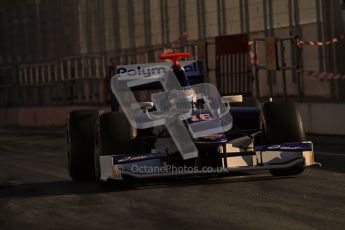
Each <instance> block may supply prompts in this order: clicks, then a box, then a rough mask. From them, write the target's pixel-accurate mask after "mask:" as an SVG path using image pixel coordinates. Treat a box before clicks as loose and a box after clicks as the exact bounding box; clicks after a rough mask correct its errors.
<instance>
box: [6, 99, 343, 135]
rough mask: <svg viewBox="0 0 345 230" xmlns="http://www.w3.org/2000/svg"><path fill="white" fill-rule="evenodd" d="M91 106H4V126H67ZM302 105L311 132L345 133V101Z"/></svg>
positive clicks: (305, 123)
mask: <svg viewBox="0 0 345 230" xmlns="http://www.w3.org/2000/svg"><path fill="white" fill-rule="evenodd" d="M90 108H93V109H99V107H85V106H83V107H82V106H67V107H18V108H9V109H0V126H6V125H19V126H63V125H65V122H66V117H67V115H68V113H69V112H70V111H72V110H76V109H90ZM101 109H103V110H106V111H109V110H110V109H109V108H101ZM298 109H299V111H300V112H301V116H302V119H303V124H304V129H305V131H306V132H307V133H313V134H326V135H345V122H344V117H345V116H344V115H345V104H321V103H320V104H318V103H300V104H298Z"/></svg>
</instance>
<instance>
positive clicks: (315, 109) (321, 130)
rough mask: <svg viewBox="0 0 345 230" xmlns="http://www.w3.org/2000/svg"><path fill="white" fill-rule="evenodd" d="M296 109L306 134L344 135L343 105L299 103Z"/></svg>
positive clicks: (344, 108) (344, 115)
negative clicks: (299, 113)
mask: <svg viewBox="0 0 345 230" xmlns="http://www.w3.org/2000/svg"><path fill="white" fill-rule="evenodd" d="M298 108H299V111H300V112H301V116H302V119H303V124H304V128H305V131H306V132H307V133H314V134H329V135H345V122H344V119H345V118H344V117H345V104H330V103H329V104H328V103H300V104H298Z"/></svg>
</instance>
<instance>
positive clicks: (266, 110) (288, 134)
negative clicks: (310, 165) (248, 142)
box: [254, 100, 305, 176]
mask: <svg viewBox="0 0 345 230" xmlns="http://www.w3.org/2000/svg"><path fill="white" fill-rule="evenodd" d="M262 115H263V116H262V117H263V129H264V132H263V134H262V135H259V136H258V137H257V138H256V140H254V143H255V144H271V145H274V144H278V145H279V144H282V143H291V142H303V141H305V133H304V129H303V122H302V118H301V115H300V113H299V111H298V110H297V107H296V104H295V103H294V102H293V101H291V100H281V101H274V102H267V103H264V104H263V106H262ZM304 169H305V165H304V162H303V163H301V164H297V165H294V166H293V167H290V168H286V169H274V170H270V173H271V174H272V175H273V176H291V175H297V174H301V173H302V172H303V171H304Z"/></svg>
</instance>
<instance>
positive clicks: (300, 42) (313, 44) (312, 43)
mask: <svg viewBox="0 0 345 230" xmlns="http://www.w3.org/2000/svg"><path fill="white" fill-rule="evenodd" d="M344 39H345V34H341V35H339V36H338V37H335V38H332V39H331V40H328V41H325V42H319V41H302V40H298V41H297V44H298V45H299V46H302V45H307V46H326V45H330V44H334V43H337V42H338V41H341V40H344Z"/></svg>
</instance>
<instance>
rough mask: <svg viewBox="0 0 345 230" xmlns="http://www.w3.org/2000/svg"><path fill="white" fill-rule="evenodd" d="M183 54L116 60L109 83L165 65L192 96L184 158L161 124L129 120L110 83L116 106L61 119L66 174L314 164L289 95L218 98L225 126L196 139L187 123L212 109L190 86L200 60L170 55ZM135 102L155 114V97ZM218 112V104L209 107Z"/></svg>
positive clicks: (217, 172)
mask: <svg viewBox="0 0 345 230" xmlns="http://www.w3.org/2000/svg"><path fill="white" fill-rule="evenodd" d="M187 56H189V55H188V53H182V54H181V53H178V54H171V55H161V58H162V59H170V60H172V64H171V63H168V62H164V63H150V64H143V65H141V64H138V65H125V66H118V67H117V70H116V73H117V74H116V75H115V76H114V77H113V79H112V84H113V80H117V79H119V78H120V77H123V76H124V75H125V76H126V77H129V80H128V81H125V83H124V84H125V85H126V84H127V85H128V84H129V83H128V82H133V81H136V80H141V79H143V78H145V80H147V79H151V78H152V77H155V76H157V74H158V75H159V73H158V72H159V71H158V69H159V68H156V70H157V71H156V73H153V69H152V68H151V69H150V67H156V66H165V67H167V68H170V69H171V71H172V72H173V74H174V75H175V77H176V79H177V80H178V82H179V84H180V86H181V87H182V91H183V92H184V94H185V95H187V94H189V95H192V97H189V98H188V96H186V98H188V99H186V100H187V102H188V103H189V104H190V110H187V112H186V114H187V116H186V117H185V118H184V119H183V121H182V124H183V125H182V126H181V132H182V130H183V129H184V127H186V130H189V136H190V139H191V140H192V143H191V145H193V146H196V149H197V151H196V153H195V154H194V155H191V156H188V157H187V156H186V155H183V153H182V152H181V151H180V150H181V149H182V148H184V147H185V146H180V147H177V146H176V141H175V140H174V139H173V138H172V135H171V133H170V130H169V129H167V128H166V127H165V125H164V124H163V123H159V122H158V123H159V124H158V123H156V124H155V125H153V126H151V127H141V128H140V127H139V126H138V125H137V124H135V123H133V121H131V119H129V115H128V111H127V110H128V109H130V108H131V106H132V107H133V105H131V104H130V103H129V104H126V103H123V101H122V102H121V100H119V93H117V92H114V90H115V91H116V89H114V86H113V85H112V89H113V93H114V94H115V95H116V97H117V99H118V100H119V101H120V105H121V109H122V111H121V112H118V111H113V112H104V111H101V110H96V109H95V110H76V111H72V112H70V113H69V115H68V117H67V127H66V145H67V159H68V171H69V174H70V176H71V178H72V179H73V180H75V181H80V180H99V181H101V182H106V181H109V180H127V179H130V178H136V179H144V178H162V177H183V178H184V177H200V176H207V177H209V176H230V175H232V174H234V172H248V171H260V170H268V171H269V172H270V173H271V174H272V175H273V176H291V175H297V174H300V173H302V172H303V171H304V169H305V168H306V167H307V166H311V165H313V164H314V155H313V144H312V143H311V142H310V141H306V138H305V134H304V131H303V124H302V120H301V116H300V114H299V112H298V110H297V108H296V105H295V104H294V103H293V102H292V101H289V100H277V101H269V102H265V103H263V104H261V103H258V102H256V100H254V99H251V100H250V101H252V103H249V104H251V105H250V106H248V102H243V98H242V96H241V95H233V96H224V97H222V98H221V104H222V106H223V105H224V106H225V108H226V110H224V111H226V112H227V113H228V114H229V115H231V129H229V127H228V128H227V129H223V131H222V132H220V131H219V129H215V130H217V131H214V133H210V132H208V133H207V134H205V135H203V136H200V135H199V136H197V137H196V136H195V135H194V134H193V133H192V132H191V129H190V128H187V127H190V126H191V125H193V124H203V122H207V121H212V120H215V114H214V113H213V112H212V111H211V109H210V108H211V107H212V106H211V107H207V106H206V104H207V102H209V101H212V100H208V99H207V95H206V96H205V95H203V96H202V97H199V98H198V97H196V96H195V95H197V93H195V92H193V90H191V89H192V87H193V86H196V85H198V84H200V83H202V82H203V81H204V80H203V73H202V63H200V62H198V61H185V62H181V63H179V62H178V61H177V59H178V58H181V57H187ZM163 69H164V68H163ZM161 75H163V74H161ZM148 82H149V83H147V82H146V83H145V84H143V85H139V86H138V85H132V86H133V87H132V89H133V90H148V89H158V88H159V87H161V85H159V84H156V83H157V82H153V81H148ZM157 87H158V88H157ZM186 92H189V93H187V94H186ZM193 95H194V97H193ZM152 98H153V97H152ZM167 101H168V99H167ZM121 103H122V104H121ZM211 104H212V103H211ZM230 104H231V107H230ZM137 105H139V106H140V108H139V109H140V110H141V112H142V113H141V116H142V117H143V119H144V118H145V119H152V116H150V112H152V111H153V113H152V114H154V112H156V113H157V112H159V111H157V110H159V108H160V107H161V105H158V104H157V101H156V104H155V103H154V102H139V103H138V104H137ZM188 108H189V107H188ZM222 108H224V107H222ZM219 110H220V106H218V107H217V108H215V110H214V111H219ZM139 120H140V119H139ZM216 121H217V120H216ZM215 123H217V122H215ZM216 126H217V125H216ZM138 127H139V128H138ZM175 131H176V130H175ZM175 134H176V133H175ZM181 135H182V134H181ZM177 136H179V135H177ZM177 138H180V137H177ZM188 138H189V137H188ZM188 138H187V139H188Z"/></svg>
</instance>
